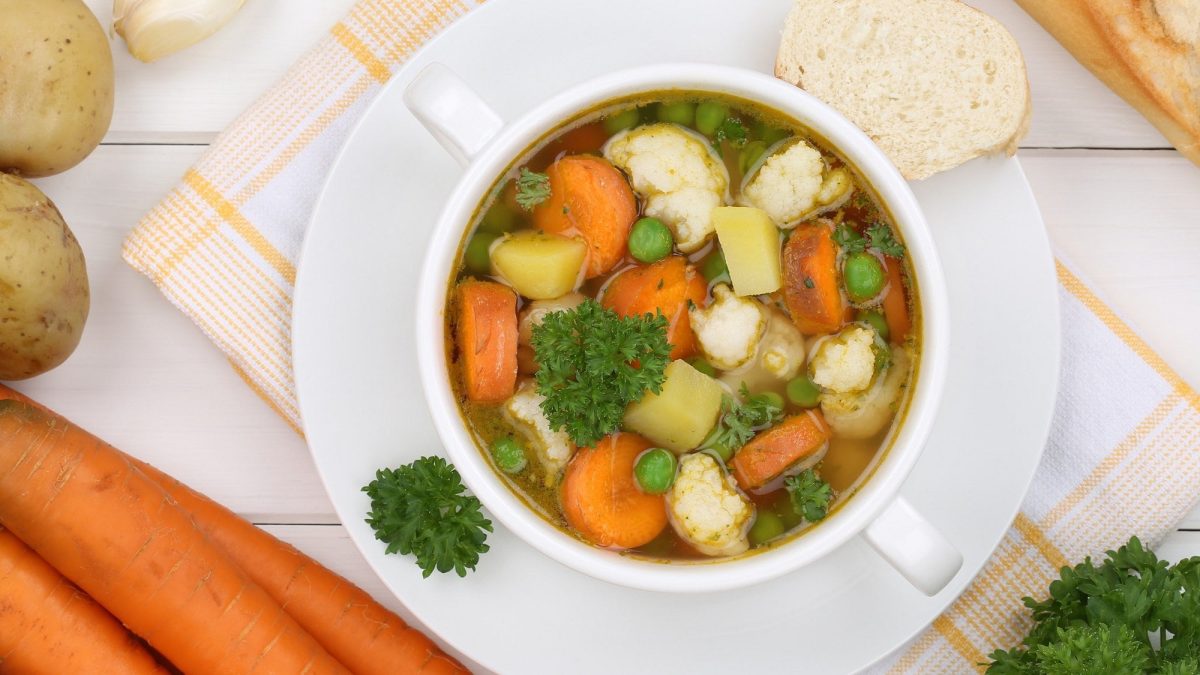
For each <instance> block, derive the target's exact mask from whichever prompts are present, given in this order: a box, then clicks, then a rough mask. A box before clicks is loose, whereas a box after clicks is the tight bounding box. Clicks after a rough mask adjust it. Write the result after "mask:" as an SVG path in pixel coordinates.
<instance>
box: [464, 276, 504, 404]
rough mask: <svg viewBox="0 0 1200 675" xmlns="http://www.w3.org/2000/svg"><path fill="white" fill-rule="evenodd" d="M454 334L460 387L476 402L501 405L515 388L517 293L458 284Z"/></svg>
mask: <svg viewBox="0 0 1200 675" xmlns="http://www.w3.org/2000/svg"><path fill="white" fill-rule="evenodd" d="M457 294H458V312H457V317H458V318H457V321H456V324H455V331H456V333H457V345H458V353H459V360H460V363H461V366H462V375H463V388H464V389H465V390H466V394H467V398H469V399H471V400H472V401H475V402H477V403H500V402H502V401H504V400H505V399H507V398H508V397H510V396H512V395H513V392H515V391H516V388H517V294H516V293H515V292H514V291H513V290H512V289H511V288H509V287H508V286H505V285H503V284H498V283H496V282H494V281H477V280H475V279H469V280H467V281H464V282H462V283H460V284H459V285H458V289H457Z"/></svg>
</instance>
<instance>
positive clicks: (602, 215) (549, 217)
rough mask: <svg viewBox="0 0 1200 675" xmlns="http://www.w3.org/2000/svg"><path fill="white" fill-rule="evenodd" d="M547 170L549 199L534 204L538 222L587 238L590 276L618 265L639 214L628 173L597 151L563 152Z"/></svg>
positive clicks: (540, 226)
mask: <svg viewBox="0 0 1200 675" xmlns="http://www.w3.org/2000/svg"><path fill="white" fill-rule="evenodd" d="M546 175H547V176H549V177H550V198H549V199H547V200H546V201H544V202H542V203H541V204H539V205H538V206H536V207H534V209H533V225H534V227H536V228H538V229H539V230H544V231H546V232H554V233H557V234H563V235H567V236H571V235H574V234H578V235H579V236H581V237H583V240H584V241H585V242H587V245H588V259H587V273H586V276H587V277H588V278H589V279H590V278H592V277H597V276H600V275H601V274H604V273H606V272H608V271H610V270H611V269H612V268H614V267H616V266H617V263H619V262H621V260H622V259H623V258H624V257H625V247H626V244H627V242H628V241H629V228H631V227H633V221H634V220H636V219H637V200H636V199H635V198H634V196H633V190H632V189H630V187H629V183H628V182H626V181H625V176H623V175H621V172H620V171H618V170H617V169H616V168H615V167H613V165H612V164H609V163H608V162H607V161H605V160H604V159H602V158H600V157H596V156H594V155H566V156H565V157H561V158H559V159H558V160H557V161H555V162H554V163H553V164H551V165H550V166H549V167H547V168H546Z"/></svg>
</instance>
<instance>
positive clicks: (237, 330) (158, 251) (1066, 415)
mask: <svg viewBox="0 0 1200 675" xmlns="http://www.w3.org/2000/svg"><path fill="white" fill-rule="evenodd" d="M474 5H475V3H474V2H472V0H362V2H360V3H359V4H358V5H356V6H355V7H354V9H353V10H352V11H351V12H350V14H349V15H348V16H347V17H346V18H345V19H343V20H342V21H341V22H339V23H338V24H337V25H335V26H334V27H333V29H332V30H331V31H330V34H329V35H328V36H327V37H326V38H325V39H324V40H322V41H321V43H320V44H319V45H318V46H317V47H316V48H315V49H313V51H312V52H310V53H309V54H308V55H307V56H305V57H304V58H303V59H301V60H300V62H299V63H297V64H296V65H295V66H294V67H293V68H292V69H291V70H290V71H289V72H288V74H287V75H286V76H285V77H284V79H283V80H282V81H281V82H280V83H279V84H277V85H276V86H275V87H273V88H272V89H271V90H270V91H268V92H267V93H266V94H265V95H264V96H263V97H262V98H261V99H260V100H259V101H258V102H257V103H256V104H255V105H254V106H252V107H251V108H250V109H249V110H247V111H246V112H245V113H244V114H243V115H242V116H241V117H239V118H238V120H237V121H235V122H234V124H233V125H232V126H231V127H230V128H229V129H228V130H226V131H225V132H224V133H223V134H221V135H220V136H219V137H218V138H217V140H216V141H215V142H214V143H213V145H212V147H211V148H210V149H209V150H208V152H206V153H205V155H204V156H203V157H202V158H201V159H200V161H199V162H198V163H197V164H196V166H195V167H193V168H192V169H191V170H189V171H188V172H187V173H186V174H185V175H184V177H183V180H182V182H181V183H180V185H179V186H177V187H176V188H175V189H174V190H173V191H172V192H171V193H170V194H169V195H168V196H167V197H166V198H165V199H164V200H163V201H162V203H160V204H159V205H158V206H157V207H156V208H155V209H154V210H153V211H151V212H150V213H149V214H148V215H147V216H146V217H145V218H144V219H143V220H142V221H141V223H139V224H138V226H137V227H136V229H134V231H133V232H132V233H131V234H130V235H129V238H128V239H127V240H126V242H125V248H124V256H125V259H126V260H127V261H128V262H129V264H130V265H132V266H134V267H135V268H137V269H138V270H140V271H141V272H143V273H144V274H146V275H147V276H148V277H150V278H151V279H152V280H153V281H154V283H155V284H157V285H158V286H159V288H161V289H162V291H163V293H164V294H165V295H166V296H167V297H168V298H169V299H170V300H171V302H173V303H174V304H175V305H177V306H178V307H179V308H180V309H181V310H183V311H184V312H185V313H186V314H187V315H188V316H190V317H191V318H192V319H193V320H194V321H195V322H196V323H197V324H198V325H199V326H200V327H201V328H202V329H203V330H204V331H205V332H206V333H207V334H208V335H209V337H211V338H212V339H213V341H214V342H216V343H217V345H218V346H219V347H220V348H221V349H222V350H223V351H224V352H225V353H226V354H227V355H228V357H229V360H230V363H232V365H233V367H234V368H235V369H236V370H237V371H238V372H239V373H240V374H241V375H242V377H243V378H244V379H245V380H246V383H247V384H248V385H249V386H251V387H252V388H254V390H255V391H257V392H258V393H259V394H260V395H261V396H262V397H263V398H264V399H265V400H266V401H267V402H268V403H270V404H271V405H273V406H274V407H275V408H276V409H277V410H278V411H279V414H280V415H282V416H283V417H284V419H286V420H287V421H288V422H289V423H291V424H292V425H293V426H294V427H296V429H297V431H299V429H300V418H299V412H298V409H297V406H296V392H295V387H294V386H293V383H292V369H291V355H290V345H291V322H290V316H291V305H292V291H293V287H294V283H295V279H296V261H297V257H298V255H299V252H300V244H301V241H302V240H303V238H304V229H305V227H306V225H307V223H308V222H309V216H310V214H311V212H312V209H313V205H314V201H315V199H316V195H317V193H318V189H319V187H320V185H321V182H322V180H323V178H324V176H325V175H326V172H327V170H328V168H329V166H330V163H331V162H332V161H333V158H334V156H335V154H336V152H337V150H338V148H339V147H341V145H342V143H343V141H344V140H345V138H346V135H347V134H348V133H349V130H350V129H351V128H352V126H353V123H354V121H355V120H356V119H357V118H358V117H359V115H361V113H362V111H363V110H364V109H365V107H366V105H367V103H368V102H369V101H370V100H371V99H372V98H373V97H374V95H375V94H376V93H377V92H378V91H379V89H380V87H381V86H382V85H383V84H384V83H385V82H386V81H387V80H388V78H389V76H390V74H391V72H392V71H393V70H395V69H396V68H397V67H398V66H400V65H401V64H402V63H403V62H404V61H405V59H406V58H407V57H408V56H409V55H410V54H411V53H412V52H413V51H414V50H416V49H417V48H418V47H419V46H420V45H421V44H422V43H423V42H425V41H426V40H427V39H429V38H430V37H432V36H433V35H434V34H435V33H436V32H437V31H438V30H440V29H441V28H442V27H444V26H445V25H446V24H448V23H449V22H450V21H452V20H453V19H455V18H456V17H458V16H459V15H461V14H463V13H465V12H466V11H468V10H469V9H470V8H471V7H473V6H474ZM1059 281H1060V286H1059V294H1060V296H1061V306H1062V310H1061V311H1062V313H1063V321H1062V325H1063V330H1064V336H1063V345H1064V359H1063V373H1062V377H1063V379H1062V385H1061V391H1060V394H1059V401H1058V410H1057V414H1056V416H1055V420H1054V426H1053V430H1052V433H1051V438H1050V442H1049V447H1048V449H1047V453H1046V457H1045V459H1044V460H1043V462H1042V466H1041V468H1040V469H1039V471H1038V474H1037V477H1036V478H1035V480H1034V484H1033V488H1032V490H1031V491H1030V494H1029V497H1028V498H1026V500H1025V504H1024V505H1023V507H1022V510H1021V514H1020V515H1019V516H1018V517H1017V520H1016V522H1015V523H1014V524H1013V527H1012V529H1011V530H1010V531H1009V533H1008V535H1007V536H1006V537H1005V539H1004V541H1003V542H1002V543H1001V545H1000V547H999V548H998V549H997V551H996V553H995V554H994V555H993V557H992V559H991V561H990V562H989V563H988V565H987V567H986V568H984V571H983V573H982V574H981V575H980V576H979V578H978V579H977V580H976V581H975V583H974V584H972V585H971V587H970V588H969V589H968V590H967V592H966V593H965V594H964V595H963V596H962V598H960V599H959V600H958V601H957V602H956V603H955V604H954V605H953V606H952V607H951V609H950V610H949V611H947V612H946V613H945V614H944V615H943V616H941V617H940V618H939V619H938V620H937V621H936V622H934V625H933V627H932V628H930V629H929V630H928V631H926V632H925V634H924V635H922V636H921V637H920V638H919V639H918V640H917V641H915V642H914V643H913V644H912V645H910V646H908V647H907V648H906V649H905V650H904V651H902V652H901V653H900V654H899V655H898V656H896V657H893V658H892V659H891V661H890V663H889V664H887V665H888V667H891V668H892V669H893V670H896V671H900V672H923V673H928V672H963V671H968V670H971V669H972V668H973V666H974V664H977V663H979V662H981V661H983V660H984V659H985V655H986V654H987V653H988V652H990V651H991V650H992V649H993V648H995V647H997V646H1009V645H1011V644H1014V643H1015V642H1017V641H1018V640H1019V638H1020V635H1021V634H1022V630H1023V628H1025V624H1024V616H1025V613H1024V612H1023V610H1022V606H1021V600H1020V599H1021V597H1022V596H1024V595H1039V594H1043V593H1044V592H1045V588H1046V584H1047V583H1048V582H1049V580H1050V579H1051V577H1052V576H1053V575H1054V574H1056V573H1057V570H1058V569H1059V568H1060V567H1062V566H1063V565H1066V564H1068V562H1071V561H1075V560H1078V559H1081V558H1082V557H1083V556H1084V555H1089V554H1091V555H1095V554H1097V553H1100V552H1102V551H1103V550H1104V549H1105V548H1108V547H1112V546H1116V545H1118V544H1121V543H1123V542H1124V541H1125V540H1126V539H1127V538H1128V537H1129V535H1131V534H1138V535H1139V536H1141V537H1142V538H1143V539H1144V540H1147V541H1148V542H1154V541H1157V539H1158V538H1160V537H1161V536H1162V535H1163V534H1165V533H1166V532H1168V531H1169V530H1170V529H1171V527H1172V526H1173V524H1174V523H1175V522H1177V521H1178V520H1179V519H1180V518H1181V517H1182V516H1183V515H1184V514H1185V513H1186V512H1187V510H1188V508H1189V506H1190V505H1191V503H1192V501H1193V500H1194V499H1195V496H1196V494H1197V492H1198V491H1200V398H1198V397H1197V396H1196V394H1195V393H1194V392H1193V391H1191V390H1190V389H1189V388H1188V387H1187V386H1186V385H1185V384H1184V383H1183V381H1182V380H1181V379H1180V378H1179V377H1178V376H1177V375H1175V374H1174V373H1173V372H1171V370H1170V368H1169V367H1167V366H1166V364H1164V363H1163V362H1162V360H1161V359H1160V358H1158V356H1157V355H1155V354H1154V353H1153V352H1152V351H1150V350H1149V349H1148V348H1147V347H1146V345H1145V344H1144V343H1142V342H1141V340H1139V339H1138V338H1137V336H1136V335H1134V333H1133V332H1132V331H1131V330H1130V329H1129V327H1128V326H1127V325H1126V324H1124V323H1123V322H1122V321H1121V320H1120V319H1118V318H1117V317H1116V316H1115V315H1114V314H1113V312H1112V310H1110V309H1109V308H1108V307H1107V306H1106V305H1105V304H1104V303H1103V302H1101V301H1100V300H1098V299H1097V298H1096V296H1095V295H1094V294H1093V293H1092V292H1091V291H1090V290H1088V288H1087V287H1086V286H1085V285H1084V284H1083V283H1082V282H1081V281H1080V280H1079V278H1078V277H1077V276H1076V275H1075V274H1074V273H1073V272H1071V271H1070V270H1069V269H1068V268H1067V267H1066V266H1064V265H1062V264H1060V265H1059Z"/></svg>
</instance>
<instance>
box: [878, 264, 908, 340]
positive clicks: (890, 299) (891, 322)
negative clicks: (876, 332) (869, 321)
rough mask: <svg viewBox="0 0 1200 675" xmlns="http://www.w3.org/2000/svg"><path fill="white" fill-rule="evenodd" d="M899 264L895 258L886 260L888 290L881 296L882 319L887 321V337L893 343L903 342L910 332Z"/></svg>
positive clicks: (906, 302)
mask: <svg viewBox="0 0 1200 675" xmlns="http://www.w3.org/2000/svg"><path fill="white" fill-rule="evenodd" d="M902 265H903V263H901V262H900V261H899V260H896V259H895V258H888V259H887V282H888V290H887V293H885V294H884V296H883V318H884V320H885V321H887V326H888V335H889V336H891V341H892V342H893V343H896V344H899V343H901V342H904V339H905V338H907V337H908V331H910V330H912V319H911V318H909V316H908V300H907V298H905V296H904V277H903V275H902V274H901V266H902Z"/></svg>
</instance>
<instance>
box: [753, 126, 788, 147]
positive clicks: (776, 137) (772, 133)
mask: <svg viewBox="0 0 1200 675" xmlns="http://www.w3.org/2000/svg"><path fill="white" fill-rule="evenodd" d="M754 135H755V136H758V137H759V139H761V140H762V142H763V143H766V144H767V146H768V147H770V146H772V145H775V144H776V143H778V142H779V141H782V140H783V139H785V138H787V137H788V136H791V135H792V132H790V131H788V130H787V129H781V128H779V127H773V126H771V125H769V124H767V123H766V122H755V123H754Z"/></svg>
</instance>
